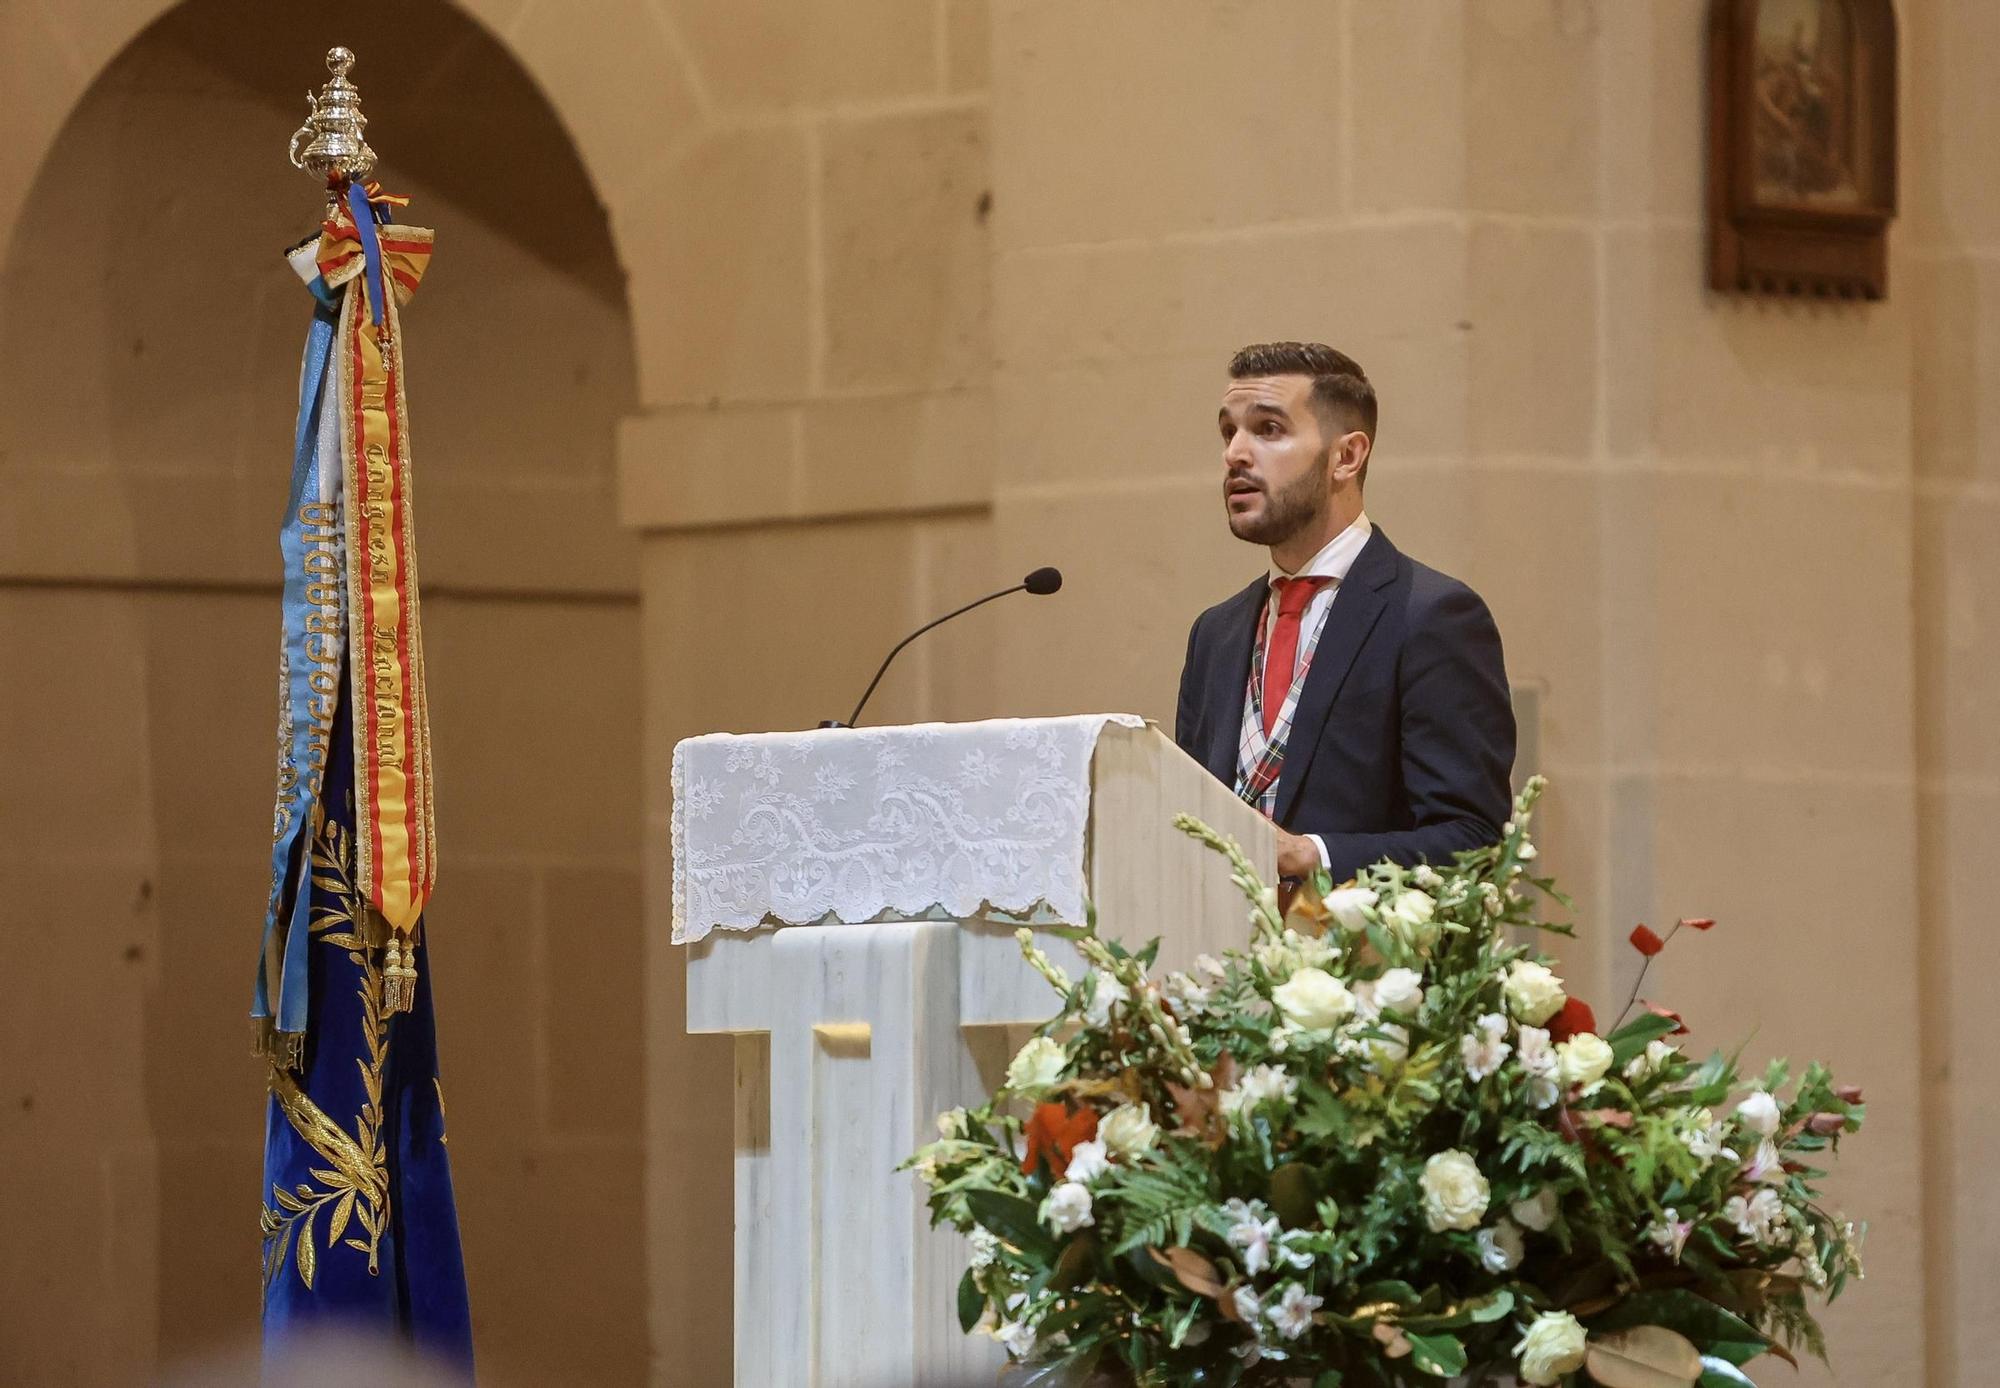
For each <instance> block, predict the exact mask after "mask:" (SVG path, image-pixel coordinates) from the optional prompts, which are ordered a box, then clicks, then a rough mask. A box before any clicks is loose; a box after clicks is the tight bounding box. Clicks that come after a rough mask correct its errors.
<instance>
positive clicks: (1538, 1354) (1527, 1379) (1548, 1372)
mask: <svg viewBox="0 0 2000 1388" xmlns="http://www.w3.org/2000/svg"><path fill="white" fill-rule="evenodd" d="M1588 1338H1589V1337H1588V1336H1586V1335H1585V1334H1584V1331H1583V1324H1582V1322H1580V1321H1579V1320H1577V1318H1576V1317H1575V1316H1572V1315H1571V1314H1570V1313H1569V1312H1567V1311H1544V1312H1542V1314H1541V1315H1539V1316H1537V1317H1535V1323H1534V1324H1533V1325H1531V1326H1529V1327H1528V1333H1527V1334H1525V1335H1523V1336H1522V1337H1521V1343H1519V1344H1518V1345H1515V1346H1514V1353H1516V1354H1518V1355H1520V1356H1521V1381H1522V1382H1523V1383H1532V1384H1535V1385H1537V1388H1547V1385H1549V1384H1552V1383H1555V1382H1556V1381H1557V1380H1559V1379H1561V1378H1562V1376H1563V1375H1564V1374H1573V1373H1575V1372H1576V1371H1577V1370H1578V1369H1580V1368H1582V1367H1583V1353H1584V1344H1585V1341H1586V1340H1587V1339H1588Z"/></svg>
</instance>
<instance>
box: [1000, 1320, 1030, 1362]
mask: <svg viewBox="0 0 2000 1388" xmlns="http://www.w3.org/2000/svg"><path fill="white" fill-rule="evenodd" d="M993 1338H994V1339H996V1340H998V1341H999V1342H1000V1347H1001V1348H1002V1349H1004V1350H1006V1351H1007V1353H1008V1354H1010V1355H1012V1356H1013V1357H1014V1358H1016V1359H1026V1358H1027V1357H1028V1356H1029V1355H1031V1354H1033V1353H1034V1352H1035V1327H1033V1326H1032V1325H1029V1324H1028V1323H1027V1322H1026V1321H1002V1322H1000V1324H999V1325H998V1326H997V1327H996V1328H995V1329H994V1331H993Z"/></svg>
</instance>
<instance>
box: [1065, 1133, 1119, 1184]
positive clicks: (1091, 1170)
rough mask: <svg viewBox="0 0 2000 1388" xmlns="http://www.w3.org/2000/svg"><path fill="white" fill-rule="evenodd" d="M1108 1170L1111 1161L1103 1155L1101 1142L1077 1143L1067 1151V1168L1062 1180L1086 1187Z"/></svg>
mask: <svg viewBox="0 0 2000 1388" xmlns="http://www.w3.org/2000/svg"><path fill="white" fill-rule="evenodd" d="M1110 1169H1111V1159H1110V1158H1109V1157H1107V1156H1106V1155H1105V1152H1104V1144H1103V1143H1102V1142H1096V1141H1092V1142H1079V1143H1077V1144H1076V1146H1074V1147H1072V1148H1070V1149H1069V1167H1068V1169H1067V1170H1065V1171H1064V1172H1063V1179H1064V1180H1066V1181H1080V1182H1083V1183H1084V1184H1086V1185H1087V1184H1089V1183H1090V1182H1092V1181H1094V1180H1096V1179H1097V1178H1098V1177H1099V1176H1102V1175H1103V1174H1104V1173H1105V1172H1107V1171H1109V1170H1110Z"/></svg>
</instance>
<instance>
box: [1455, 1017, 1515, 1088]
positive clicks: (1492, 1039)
mask: <svg viewBox="0 0 2000 1388" xmlns="http://www.w3.org/2000/svg"><path fill="white" fill-rule="evenodd" d="M1506 1038H1507V1019H1506V1018H1505V1017H1502V1016H1501V1015H1500V1014H1499V1013H1498V1012H1489V1013H1487V1014H1486V1015H1485V1016H1483V1017H1479V1018H1475V1019H1474V1020H1473V1023H1472V1030H1471V1031H1468V1032H1467V1033H1466V1034H1465V1035H1464V1036H1461V1037H1460V1038H1459V1039H1458V1055H1459V1059H1461V1060H1462V1061H1464V1062H1465V1073H1466V1077H1467V1078H1468V1079H1471V1080H1472V1081H1473V1082H1475V1083H1477V1082H1478V1081H1480V1080H1483V1079H1485V1078H1486V1077H1487V1076H1488V1075H1490V1074H1492V1073H1493V1072H1494V1071H1495V1070H1498V1069H1499V1068H1500V1063H1501V1062H1502V1061H1504V1060H1505V1059H1506V1058H1507V1057H1508V1056H1509V1055H1510V1054H1511V1053H1512V1052H1513V1050H1514V1048H1513V1047H1512V1046H1510V1045H1508V1044H1507V1039H1506Z"/></svg>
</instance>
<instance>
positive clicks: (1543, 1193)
mask: <svg viewBox="0 0 2000 1388" xmlns="http://www.w3.org/2000/svg"><path fill="white" fill-rule="evenodd" d="M1561 1203H1562V1202H1561V1201H1560V1199H1558V1197H1557V1195H1556V1190H1555V1187H1554V1186H1543V1187H1542V1188H1541V1189H1540V1190H1538V1191H1536V1192H1535V1193H1534V1194H1533V1195H1530V1196H1527V1197H1525V1198H1523V1199H1520V1200H1516V1201H1515V1202H1514V1203H1513V1204H1511V1205H1509V1206H1508V1207H1507V1213H1508V1214H1510V1215H1512V1216H1513V1217H1514V1222H1515V1223H1516V1224H1518V1225H1520V1226H1521V1227H1522V1228H1524V1229H1533V1230H1534V1231H1535V1232H1536V1233H1538V1234H1540V1233H1545V1232H1547V1230H1548V1227H1549V1226H1550V1225H1551V1224H1554V1223H1555V1222H1556V1208H1557V1206H1558V1205H1560V1204H1561Z"/></svg>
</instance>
